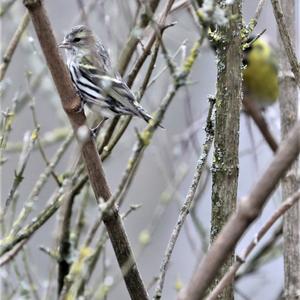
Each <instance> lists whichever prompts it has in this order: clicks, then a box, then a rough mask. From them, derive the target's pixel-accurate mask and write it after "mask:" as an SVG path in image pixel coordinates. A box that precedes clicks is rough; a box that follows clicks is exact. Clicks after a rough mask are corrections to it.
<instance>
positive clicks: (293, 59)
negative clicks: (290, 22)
mask: <svg viewBox="0 0 300 300" xmlns="http://www.w3.org/2000/svg"><path fill="white" fill-rule="evenodd" d="M271 3H272V6H273V11H274V15H275V20H276V22H277V26H278V30H279V33H280V36H281V40H282V43H283V45H284V48H285V52H286V55H287V57H288V59H289V62H290V65H291V69H292V72H293V74H294V76H295V80H296V83H297V85H298V87H300V65H299V63H298V60H297V56H296V53H295V50H294V47H293V43H292V40H291V37H290V34H289V32H288V30H287V26H286V22H285V19H284V15H283V12H282V8H281V5H280V3H279V1H278V0H271Z"/></svg>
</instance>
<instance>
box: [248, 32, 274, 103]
mask: <svg viewBox="0 0 300 300" xmlns="http://www.w3.org/2000/svg"><path fill="white" fill-rule="evenodd" d="M246 44H248V45H249V47H246V48H245V49H244V51H243V66H244V69H243V90H244V96H246V97H248V98H249V99H251V101H254V102H255V103H256V104H257V105H258V107H259V108H260V109H264V108H266V107H268V106H270V105H272V104H273V103H275V102H276V100H277V99H278V95H279V79H278V69H279V67H278V61H277V57H276V55H275V52H274V50H273V49H272V47H271V45H270V44H269V43H268V42H267V41H266V40H265V39H263V38H261V37H260V38H258V39H254V37H250V38H249V39H248V40H247V43H246Z"/></svg>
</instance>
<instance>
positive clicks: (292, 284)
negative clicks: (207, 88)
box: [279, 0, 300, 299]
mask: <svg viewBox="0 0 300 300" xmlns="http://www.w3.org/2000/svg"><path fill="white" fill-rule="evenodd" d="M281 6H282V10H283V14H284V19H285V27H286V30H287V32H288V33H289V36H290V38H291V41H292V42H293V41H295V40H296V32H295V31H296V28H295V24H296V19H295V18H296V16H295V10H296V1H293V0H290V1H281ZM279 43H280V63H281V69H282V73H283V74H284V76H283V79H282V81H281V83H280V95H279V105H280V120H281V135H282V137H284V136H286V134H287V133H288V132H289V131H290V130H291V128H292V127H293V126H294V124H295V122H296V121H297V111H298V91H297V84H296V82H295V80H294V79H293V78H291V76H287V74H288V73H289V72H290V70H291V66H290V63H289V59H288V57H287V56H286V51H285V49H284V46H283V44H282V41H281V40H280V38H279ZM293 46H295V44H294V45H293ZM297 166H298V161H295V163H294V164H293V165H292V167H291V169H290V170H289V172H288V174H287V176H286V177H285V178H284V179H283V180H282V181H281V186H282V198H283V199H286V198H288V197H290V196H291V195H292V194H293V193H295V191H296V190H297V189H298V188H299V181H298V180H297V172H298V170H297V169H298V168H297ZM299 229H300V203H299V202H298V203H296V204H295V207H294V209H290V210H289V211H287V213H286V214H285V215H284V217H283V238H284V243H283V257H284V297H285V299H296V298H297V296H299V291H300V276H299V274H300V250H299V249H300V231H299Z"/></svg>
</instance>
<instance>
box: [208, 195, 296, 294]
mask: <svg viewBox="0 0 300 300" xmlns="http://www.w3.org/2000/svg"><path fill="white" fill-rule="evenodd" d="M299 199H300V190H298V191H297V192H296V193H295V194H294V195H292V196H291V197H290V198H288V199H287V200H285V201H284V202H283V203H282V204H281V205H280V207H279V208H278V209H277V210H276V211H275V212H274V213H273V214H272V216H271V217H270V218H269V219H268V220H267V222H266V223H265V224H264V225H263V226H262V227H261V229H260V230H259V231H258V233H257V234H256V235H255V237H254V238H253V240H252V241H251V242H250V244H248V246H247V247H246V249H245V250H244V251H243V252H242V255H237V256H236V261H235V262H234V264H233V265H232V266H231V267H230V269H229V270H228V272H227V273H226V274H225V275H224V277H223V278H222V280H221V281H220V282H219V283H218V285H217V286H216V287H215V289H214V290H213V291H212V292H211V293H210V294H209V296H208V297H207V300H214V299H217V297H218V295H219V294H220V293H221V292H222V290H223V289H224V288H225V287H226V286H227V285H228V284H230V283H231V282H233V280H234V277H235V274H236V272H237V271H238V269H239V268H240V266H241V265H242V264H243V263H245V261H246V259H247V257H248V256H249V254H250V253H251V252H252V250H253V249H254V248H255V247H256V245H257V244H258V242H259V241H260V240H261V239H262V238H263V237H264V235H265V234H266V233H267V232H268V230H269V229H270V228H271V227H272V226H273V224H274V223H275V222H276V221H277V220H278V219H279V218H280V217H282V216H283V215H284V214H285V213H286V212H287V211H288V210H289V209H290V208H291V207H292V206H293V205H294V204H296V203H297V201H298V200H299Z"/></svg>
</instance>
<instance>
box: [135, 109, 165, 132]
mask: <svg viewBox="0 0 300 300" xmlns="http://www.w3.org/2000/svg"><path fill="white" fill-rule="evenodd" d="M138 112H139V117H141V118H142V119H144V120H145V121H146V122H147V123H149V121H150V120H153V118H152V116H151V115H150V114H148V113H147V112H146V111H145V110H144V109H143V107H142V106H141V105H139V106H138ZM158 126H159V127H160V128H164V127H163V126H162V125H161V124H158Z"/></svg>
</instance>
